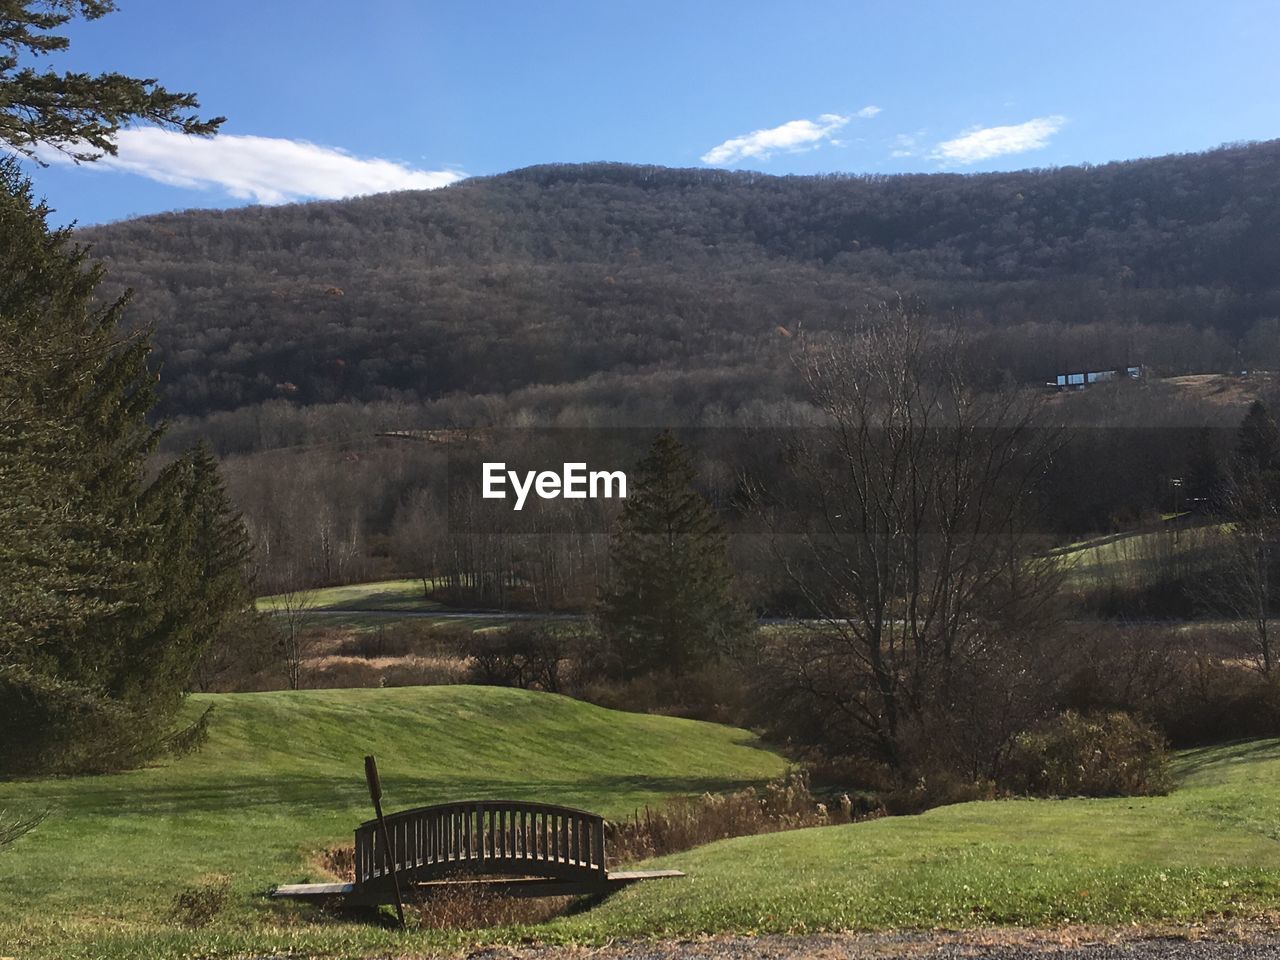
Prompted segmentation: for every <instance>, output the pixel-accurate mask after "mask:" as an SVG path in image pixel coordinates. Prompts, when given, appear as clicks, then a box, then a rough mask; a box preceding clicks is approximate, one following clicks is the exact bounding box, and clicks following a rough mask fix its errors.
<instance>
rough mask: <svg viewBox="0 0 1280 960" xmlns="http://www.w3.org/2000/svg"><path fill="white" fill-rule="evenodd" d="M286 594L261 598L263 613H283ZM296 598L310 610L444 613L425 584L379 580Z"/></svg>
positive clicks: (306, 593)
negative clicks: (427, 590)
mask: <svg viewBox="0 0 1280 960" xmlns="http://www.w3.org/2000/svg"><path fill="white" fill-rule="evenodd" d="M284 596H285V595H283V594H277V595H274V596H269V597H259V598H258V609H259V610H261V611H263V612H271V611H275V610H279V609H280V608H281V607H282V606H283V601H284ZM295 596H302V597H305V598H306V609H307V610H315V611H320V610H353V611H354V610H360V611H368V612H378V611H382V612H392V613H415V612H425V611H430V610H438V609H440V604H439V603H436V602H435V601H434V600H428V599H427V596H426V591H425V590H424V588H423V584H422V581H421V580H376V581H372V582H369V583H352V584H347V585H345V586H341V587H320V588H318V589H315V590H307V591H302V592H301V593H300V594H298V595H295Z"/></svg>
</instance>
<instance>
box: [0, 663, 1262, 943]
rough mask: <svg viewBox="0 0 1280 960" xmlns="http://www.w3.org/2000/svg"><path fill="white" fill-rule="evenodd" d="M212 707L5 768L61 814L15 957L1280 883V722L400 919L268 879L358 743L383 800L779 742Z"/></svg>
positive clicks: (609, 771) (2, 937)
mask: <svg viewBox="0 0 1280 960" xmlns="http://www.w3.org/2000/svg"><path fill="white" fill-rule="evenodd" d="M202 699H205V700H207V699H212V698H202ZM218 702H219V719H218V720H217V722H216V723H215V724H214V734H213V738H212V740H211V742H210V744H209V745H208V746H207V747H206V748H205V750H204V752H203V753H201V754H199V755H197V756H194V757H190V758H187V759H184V760H181V761H177V762H174V763H172V764H169V765H167V766H163V767H159V768H156V769H152V770H146V771H140V772H138V773H133V774H126V775H122V776H113V777H100V778H84V779H76V780H66V781H45V782H40V783H37V784H15V783H10V784H0V805H5V804H6V803H8V804H9V805H10V806H13V805H14V801H15V800H17V799H18V798H21V799H22V802H23V803H24V804H26V805H28V806H30V805H32V804H35V805H42V806H50V807H52V808H53V816H52V817H51V819H50V820H49V822H48V823H46V824H45V825H44V826H42V827H41V828H40V830H39V831H38V832H37V833H35V834H32V835H31V836H29V837H27V838H25V839H24V840H22V841H20V843H19V845H17V846H16V847H15V848H14V849H13V850H11V851H10V852H9V853H8V854H6V855H4V856H0V888H3V889H4V890H5V891H6V893H7V894H8V895H7V896H6V897H5V898H3V899H0V955H5V954H9V955H14V956H21V957H24V958H25V957H33V958H37V960H39V958H45V957H49V958H51V957H95V958H98V957H103V958H111V957H147V958H178V957H206V956H244V955H261V954H266V953H270V952H272V951H280V952H283V951H289V950H293V951H296V952H298V954H299V955H318V956H333V957H371V956H387V955H392V956H419V955H425V954H428V953H431V952H433V951H438V950H441V949H447V948H461V947H468V946H472V945H475V944H476V943H483V942H512V941H519V940H526V939H537V940H541V941H545V942H587V943H598V942H602V941H605V940H609V939H612V938H615V937H627V936H659V935H674V936H689V935H697V934H702V933H712V932H720V931H736V932H787V931H822V930H841V929H868V928H903V927H912V928H931V927H938V926H945V927H964V926H974V925H990V924H1018V925H1041V924H1055V923H1065V922H1077V921H1079V922H1091V923H1100V924H1128V923H1131V922H1143V921H1153V922H1155V921H1173V922H1177V921H1185V920H1190V919H1192V918H1196V917H1201V916H1204V915H1206V914H1210V913H1214V912H1222V911H1233V912H1237V913H1248V912H1250V911H1254V910H1260V909H1263V908H1267V907H1270V906H1272V905H1273V904H1275V902H1276V900H1277V898H1280V741H1260V742H1256V743H1250V744H1241V745H1234V746H1228V747H1218V748H1212V749H1205V750H1199V751H1193V752H1188V753H1184V754H1182V755H1180V757H1179V759H1178V781H1179V785H1178V788H1177V789H1176V790H1175V791H1174V792H1173V793H1172V794H1170V795H1169V796H1167V797H1153V798H1145V799H1115V800H1083V799H1074V800H1056V801H1055V800H1009V801H996V802H985V803H970V804H962V805H957V806H953V807H946V808H942V809H938V810H933V811H930V812H928V813H926V814H923V815H921V816H917V817H901V818H891V819H883V820H878V821H873V822H868V823H861V824H854V825H851V826H842V827H825V828H820V829H814V830H804V831H796V832H791V833H784V834H774V835H769V836H761V837H746V838H739V839H735V840H727V841H722V842H719V843H715V844H710V845H708V846H706V847H703V848H700V849H697V850H691V851H686V852H684V853H681V854H677V855H673V856H670V857H667V858H664V859H662V860H660V861H655V862H654V863H653V866H669V867H676V868H679V869H681V870H684V871H686V872H687V873H688V877H687V878H685V879H682V880H670V881H658V882H653V883H649V884H642V885H639V886H637V887H634V888H632V889H630V890H627V891H624V892H623V893H621V894H619V895H618V896H616V897H614V898H613V899H611V900H609V901H607V902H606V903H605V904H603V905H602V906H599V907H597V908H595V909H593V910H590V911H587V912H585V913H581V914H578V915H576V916H571V917H565V918H562V919H559V920H556V921H553V922H551V923H549V924H546V925H543V926H540V927H536V928H523V929H519V928H517V929H508V930H495V931H487V932H478V933H467V934H440V933H430V932H427V931H420V930H411V931H409V932H408V933H404V934H402V933H399V932H397V931H394V930H391V929H387V928H383V927H378V926H372V925H364V924H360V923H356V922H352V921H349V920H340V919H336V918H331V917H325V916H323V915H321V914H318V913H316V912H314V911H312V910H311V909H310V908H307V907H302V906H296V905H282V904H275V903H271V902H268V901H266V900H265V899H263V898H262V897H261V895H260V894H261V891H263V890H264V889H265V888H266V887H267V886H268V885H269V884H271V883H273V882H280V881H294V880H301V879H316V878H318V877H319V873H318V871H317V870H316V869H315V868H314V867H312V866H311V865H310V864H309V862H308V854H309V853H310V852H312V851H314V850H315V849H316V848H318V847H320V846H323V845H324V844H326V843H329V842H333V841H338V840H342V839H345V838H346V836H347V835H348V832H349V829H350V827H351V825H352V824H354V822H356V821H357V820H360V819H364V818H365V816H366V815H367V801H366V800H365V798H364V793H363V784H362V783H361V780H360V771H359V766H360V764H359V757H360V755H361V754H362V753H363V752H365V750H366V748H367V749H372V750H374V751H376V752H378V753H379V754H380V755H381V757H382V768H383V774H384V780H385V783H386V788H387V792H388V798H387V799H388V801H389V804H390V806H391V807H392V808H395V807H397V806H401V805H408V804H410V803H418V802H424V801H430V800H434V799H438V798H444V797H461V796H464V795H469V796H476V795H490V796H493V795H508V796H513V797H543V798H546V799H550V800H554V801H559V802H564V803H570V804H574V805H579V806H585V807H588V808H593V809H596V810H599V811H601V812H603V813H605V814H606V815H615V816H616V815H618V814H625V813H627V812H629V811H630V810H631V809H633V808H634V807H635V806H636V805H637V804H640V803H644V802H652V801H653V800H655V799H656V798H657V797H659V796H661V795H663V794H667V793H671V792H675V791H698V790H703V789H714V788H718V787H722V786H728V785H730V784H731V783H741V782H745V781H751V780H758V779H760V778H763V777H767V776H770V775H772V774H775V773H777V772H778V771H780V770H781V769H782V761H781V760H780V759H779V758H778V757H776V756H775V755H773V754H771V753H769V752H768V751H766V750H762V749H760V748H759V746H758V744H755V743H754V742H753V741H752V740H751V738H750V737H749V736H748V735H746V734H744V733H742V732H741V731H735V730H732V729H729V728H724V727H717V726H714V725H709V724H695V723H689V722H684V721H678V720H670V719H664V718H656V717H646V716H636V715H630V714H618V713H612V712H609V711H605V710H601V709H598V708H594V707H590V706H586V705H583V704H579V703H575V702H573V701H568V700H564V699H563V698H558V697H550V696H546V695H541V694H529V693H521V692H518V691H509V690H494V689H488V688H466V687H450V688H420V689H402V690H369V691H330V692H324V693H301V694H298V693H295V694H259V695H235V696H227V697H223V698H218ZM207 873H226V874H230V875H232V876H233V877H234V879H235V898H234V902H233V905H232V906H231V907H230V908H229V909H228V911H227V912H226V913H225V914H224V915H223V916H222V917H220V918H219V919H218V920H216V921H215V922H214V923H213V924H212V925H211V926H209V927H208V928H206V929H204V930H198V931H187V930H184V929H182V928H180V927H178V926H176V925H175V924H173V923H172V922H168V921H166V919H165V913H166V909H167V905H168V903H169V900H170V898H171V897H172V895H173V892H174V890H175V889H176V888H177V887H180V886H182V885H185V884H188V883H190V882H191V881H192V879H193V878H196V877H198V876H200V875H201V874H207ZM10 891H13V893H11V892H10ZM255 951H256V953H255Z"/></svg>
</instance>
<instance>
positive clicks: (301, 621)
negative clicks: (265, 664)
mask: <svg viewBox="0 0 1280 960" xmlns="http://www.w3.org/2000/svg"><path fill="white" fill-rule="evenodd" d="M316 601H317V594H316V591H314V590H290V591H288V592H287V593H282V594H279V595H278V596H277V597H276V608H275V613H276V618H277V620H278V621H279V624H280V647H281V653H282V655H283V659H284V666H285V672H286V674H287V677H288V680H289V689H290V690H300V689H301V688H302V667H303V664H304V663H305V662H306V658H307V646H308V644H307V629H308V627H310V625H311V620H312V614H313V613H314V611H315V607H316Z"/></svg>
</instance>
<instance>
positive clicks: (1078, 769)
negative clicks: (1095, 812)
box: [1005, 711, 1169, 797]
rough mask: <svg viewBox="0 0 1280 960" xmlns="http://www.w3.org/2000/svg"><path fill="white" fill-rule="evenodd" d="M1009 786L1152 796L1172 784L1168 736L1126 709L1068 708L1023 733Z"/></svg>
mask: <svg viewBox="0 0 1280 960" xmlns="http://www.w3.org/2000/svg"><path fill="white" fill-rule="evenodd" d="M1005 785H1006V786H1008V787H1009V788H1010V789H1013V790H1016V791H1017V792H1020V793H1026V794H1031V795H1035V796H1053V797H1069V796H1077V797H1078V796H1084V797H1121V796H1150V795H1153V794H1160V793H1166V792H1168V789H1169V755H1168V751H1167V750H1166V748H1165V739H1164V735H1163V734H1162V733H1161V732H1160V731H1159V730H1157V729H1156V728H1155V727H1154V726H1152V725H1151V724H1149V723H1146V722H1144V721H1142V720H1138V719H1136V718H1135V717H1133V716H1131V715H1129V714H1127V713H1123V712H1119V711H1116V712H1112V713H1105V714H1094V715H1092V716H1085V715H1082V714H1079V713H1075V712H1074V711H1067V712H1066V713H1063V714H1060V715H1058V716H1056V717H1054V718H1053V719H1052V720H1049V721H1047V722H1045V723H1043V724H1041V725H1040V726H1039V727H1038V728H1037V729H1035V730H1033V731H1031V732H1028V733H1024V734H1022V735H1020V736H1019V737H1018V738H1017V740H1016V742H1015V744H1014V749H1013V755H1012V757H1011V758H1010V763H1009V775H1008V778H1007V781H1006V784H1005Z"/></svg>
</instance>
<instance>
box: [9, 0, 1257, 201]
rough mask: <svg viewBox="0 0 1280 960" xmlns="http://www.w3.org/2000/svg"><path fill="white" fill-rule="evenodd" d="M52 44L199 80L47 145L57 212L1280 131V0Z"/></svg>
mask: <svg viewBox="0 0 1280 960" xmlns="http://www.w3.org/2000/svg"><path fill="white" fill-rule="evenodd" d="M119 6H120V11H119V12H118V13H115V14H112V15H110V16H108V17H106V18H105V19H102V20H99V21H97V22H93V23H81V24H77V25H76V26H75V27H74V29H73V30H72V49H71V51H70V52H69V53H67V54H64V55H61V56H59V57H57V58H55V59H53V60H51V61H50V62H51V64H54V65H57V66H59V67H62V68H68V69H82V70H90V71H96V70H101V69H115V70H121V71H124V72H127V73H131V74H133V75H137V76H147V77H158V78H160V80H161V81H162V82H164V83H165V84H166V85H167V86H169V87H170V88H171V89H180V90H194V91H196V92H197V93H198V94H199V95H200V97H201V101H202V105H203V107H204V112H205V113H207V114H223V115H225V116H227V117H228V121H227V123H226V125H225V127H224V134H223V135H222V136H220V137H219V138H216V139H215V140H214V141H211V142H210V141H206V142H191V141H189V140H186V139H184V138H180V137H177V136H176V135H164V134H160V133H157V132H155V131H130V132H128V133H127V134H126V135H125V139H123V140H122V144H121V156H120V159H119V160H118V161H114V162H112V163H110V164H108V163H99V164H96V165H91V166H86V167H79V168H77V167H73V166H69V165H65V164H60V163H54V164H52V165H51V166H50V167H48V168H46V169H36V168H34V167H33V168H32V176H33V178H34V180H35V182H36V186H37V190H38V191H39V192H40V193H42V194H43V195H45V196H46V197H47V198H48V200H49V201H50V203H51V204H52V205H53V206H54V207H55V208H57V211H58V212H57V214H56V219H57V220H59V221H61V222H65V221H68V220H72V219H75V220H78V221H79V222H81V223H97V222H102V221H107V220H115V219H120V218H123V217H127V216H132V215H135V214H143V213H151V212H156V211H161V210H171V209H180V208H185V207H193V206H202V207H228V206H236V205H240V204H244V203H250V202H269V203H278V202H287V201H290V200H298V199H306V198H309V197H332V196H344V195H355V194H360V193H368V192H376V191H378V190H383V189H396V188H415V187H433V186H438V185H440V184H443V183H447V182H450V181H451V180H453V179H456V178H457V177H460V176H464V175H468V176H470V175H482V174H492V173H499V172H502V171H505V170H511V169H514V168H517V167H522V166H527V165H529V164H534V163H547V162H582V161H591V160H618V161H626V162H632V163H657V164H663V165H668V166H680V167H714V166H724V167H729V168H735V169H755V170H762V171H765V172H768V173H779V174H782V173H819V172H829V171H839V172H853V173H893V172H901V171H915V172H921V171H924V172H929V171H938V170H951V171H980V170H997V169H1016V168H1023V167H1032V166H1054V165H1065V164H1076V163H1081V162H1090V163H1100V162H1105V161H1108V160H1115V159H1123V158H1130V157H1139V156H1151V155H1156V154H1162V153H1171V152H1180V151H1189V150H1202V149H1206V148H1209V147H1213V146H1216V145H1219V144H1222V143H1225V142H1230V141H1238V140H1264V139H1271V138H1274V137H1277V136H1280V96H1278V95H1277V91H1278V90H1280V83H1278V81H1280V57H1278V56H1277V55H1276V50H1277V41H1280V30H1277V27H1278V26H1280V3H1275V2H1260V0H1238V2H1231V0H1222V2H1217V3H1210V2H1198V3H1191V2H1183V0H1162V2H1149V0H1110V2H1093V0H1085V2H1078V0H1077V2H1069V3H1047V2H1040V0H1022V2H1016V3H1015V2H984V3H956V2H927V0H922V2H912V0H899V2H889V0H883V2H875V3H871V2H844V3H837V2H800V0H796V2H792V3H764V2H755V0H734V2H721V0H684V2H666V0H648V2H645V3H635V2H621V0H596V2H569V0H524V2H505V0H502V2H476V0H472V2H456V3H445V2H438V0H435V2H433V0H424V2H416V3H415V2H409V0H365V2H363V3H361V4H352V3H350V2H341V3H339V2H335V0H309V2H303V0H255V2H246V0H216V2H202V3H194V2H187V0H119Z"/></svg>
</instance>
